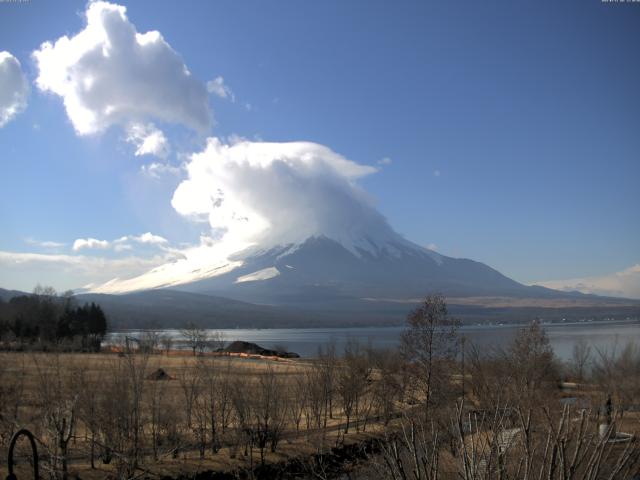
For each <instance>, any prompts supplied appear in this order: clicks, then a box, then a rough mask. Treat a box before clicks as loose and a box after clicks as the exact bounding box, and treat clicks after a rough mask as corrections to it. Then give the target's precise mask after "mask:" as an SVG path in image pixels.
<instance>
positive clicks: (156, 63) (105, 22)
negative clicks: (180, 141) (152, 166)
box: [33, 2, 211, 154]
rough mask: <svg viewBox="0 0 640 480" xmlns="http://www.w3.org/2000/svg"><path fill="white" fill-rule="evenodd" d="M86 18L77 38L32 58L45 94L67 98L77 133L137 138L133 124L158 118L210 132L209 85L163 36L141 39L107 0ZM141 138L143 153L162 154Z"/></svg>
mask: <svg viewBox="0 0 640 480" xmlns="http://www.w3.org/2000/svg"><path fill="white" fill-rule="evenodd" d="M86 19H87V25H86V27H85V28H84V30H82V31H80V32H79V33H78V34H76V35H74V36H72V37H68V36H63V37H61V38H59V39H58V40H56V41H55V42H54V43H52V42H45V43H43V44H42V45H41V47H40V49H39V50H37V51H35V52H34V53H33V56H34V58H35V61H36V63H37V66H38V77H37V80H36V83H37V86H38V88H39V89H41V90H42V91H48V92H53V93H55V94H57V95H60V96H61V97H62V98H63V100H64V105H65V108H66V111H67V114H68V116H69V119H70V120H71V122H72V123H73V126H74V128H75V130H76V132H77V133H78V134H80V135H86V134H92V133H98V132H101V131H103V130H105V129H107V128H108V127H110V126H111V125H122V126H123V127H125V128H129V132H128V134H129V136H132V134H131V127H130V125H132V124H134V125H147V124H148V121H149V120H152V119H154V120H159V121H164V122H169V123H177V124H183V125H186V126H188V127H190V128H192V129H195V130H197V131H200V132H204V131H206V130H207V129H208V128H209V126H210V125H211V113H210V110H209V104H208V94H207V90H206V88H205V86H204V84H203V83H202V82H200V81H198V80H196V79H195V78H194V77H193V75H192V74H191V73H190V72H189V70H188V69H187V67H186V65H185V64H184V62H183V61H182V59H181V58H180V56H179V55H178V54H177V53H176V52H175V51H174V50H173V49H172V48H171V46H170V45H169V44H168V43H167V42H166V41H165V40H164V38H163V37H162V35H161V34H160V33H159V32H157V31H150V32H147V33H138V32H137V31H136V28H135V26H134V25H133V24H132V23H131V22H130V21H129V19H128V18H127V15H126V8H125V7H123V6H120V5H115V4H111V3H107V2H92V3H89V5H88V7H87V10H86ZM138 133H141V135H136V134H135V132H134V134H133V140H132V141H134V143H135V144H136V146H137V147H138V152H139V153H140V154H142V153H156V149H155V148H153V147H154V146H156V145H157V142H155V143H154V142H153V141H151V142H150V143H146V144H145V142H144V139H146V138H148V135H146V136H145V135H142V134H143V133H144V132H138ZM138 137H142V139H143V140H142V142H141V141H140V138H138ZM136 138H137V140H136ZM155 138H156V140H158V138H159V137H158V136H156V137H155Z"/></svg>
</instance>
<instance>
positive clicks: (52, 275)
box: [0, 251, 176, 291]
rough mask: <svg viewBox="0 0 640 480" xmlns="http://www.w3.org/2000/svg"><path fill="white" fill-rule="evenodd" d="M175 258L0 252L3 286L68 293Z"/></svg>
mask: <svg viewBox="0 0 640 480" xmlns="http://www.w3.org/2000/svg"><path fill="white" fill-rule="evenodd" d="M175 258H176V256H175V255H174V254H171V253H162V254H160V255H154V256H152V257H148V258H143V257H137V256H128V257H124V258H103V257H95V256H85V255H53V254H51V255H49V254H40V253H20V252H7V251H0V283H1V284H10V285H11V286H12V288H18V289H22V290H25V291H29V290H31V289H32V288H33V286H34V285H36V284H37V283H41V284H44V285H53V286H55V287H56V288H58V289H59V290H64V289H67V288H77V287H79V286H81V285H85V284H87V283H94V282H95V283H103V282H108V281H110V280H113V279H114V278H126V277H130V276H135V275H139V274H141V273H143V272H146V271H148V270H149V269H153V268H154V267H157V266H159V265H163V264H166V263H167V262H171V260H173V259H175Z"/></svg>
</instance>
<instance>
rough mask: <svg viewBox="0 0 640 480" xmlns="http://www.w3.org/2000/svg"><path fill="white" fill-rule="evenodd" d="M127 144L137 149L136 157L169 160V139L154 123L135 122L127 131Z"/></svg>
mask: <svg viewBox="0 0 640 480" xmlns="http://www.w3.org/2000/svg"><path fill="white" fill-rule="evenodd" d="M127 142H129V143H132V144H133V145H135V147H136V152H135V155H136V157H137V156H140V155H155V156H156V157H159V158H167V157H168V156H169V152H170V151H171V147H170V146H169V142H168V140H167V137H165V136H164V133H162V130H159V129H158V128H157V127H156V126H155V125H154V124H153V123H147V124H146V125H145V124H142V123H136V122H133V123H131V124H130V125H129V127H128V129H127Z"/></svg>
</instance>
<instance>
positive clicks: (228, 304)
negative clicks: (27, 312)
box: [0, 232, 640, 328]
mask: <svg viewBox="0 0 640 480" xmlns="http://www.w3.org/2000/svg"><path fill="white" fill-rule="evenodd" d="M229 262H230V263H229V264H227V265H222V266H221V267H222V268H203V269H202V270H201V271H202V272H203V274H202V275H200V274H199V271H198V272H196V276H195V279H194V275H193V272H191V275H190V276H189V281H185V282H181V279H180V278H179V277H171V276H170V275H169V274H170V273H171V272H172V266H171V265H169V266H167V267H166V268H167V270H166V272H165V271H163V267H159V269H155V270H154V271H153V272H150V274H149V275H155V276H152V277H151V280H152V283H151V285H152V286H153V287H154V288H146V289H142V288H139V289H138V288H136V285H138V284H140V285H145V286H147V285H149V281H150V278H149V276H145V275H143V276H141V277H140V278H139V279H132V280H127V281H126V282H118V281H112V282H109V283H108V284H106V285H104V286H103V287H100V288H97V289H96V290H97V292H87V293H81V294H78V295H77V297H78V300H80V301H95V302H97V303H99V304H100V305H101V306H102V307H103V309H104V310H105V311H106V312H107V314H108V316H109V318H110V321H111V324H112V326H113V327H114V328H164V327H180V326H182V325H183V324H184V323H185V322H187V321H192V322H195V323H197V324H200V325H202V326H208V327H212V328H216V327H220V328H223V327H224V328H233V327H245V328H247V327H312V326H352V325H373V324H376V325H380V324H384V325H390V324H400V323H401V322H403V321H404V318H405V317H406V315H407V313H408V312H409V311H410V310H411V309H412V308H413V307H414V306H415V305H416V304H417V303H419V301H420V299H421V298H423V297H424V296H425V295H427V294H429V293H442V294H444V295H445V296H446V297H447V299H448V303H449V307H450V311H451V313H452V314H453V315H455V316H457V317H459V318H461V319H462V320H463V321H468V322H505V323H506V322H513V321H518V322H522V321H529V320H532V319H535V318H542V319H544V320H551V321H554V320H561V319H566V320H579V319H584V318H626V317H639V316H640V301H636V300H626V299H619V298H605V297H597V296H594V295H584V294H581V293H578V292H569V293H567V292H560V291H556V290H552V289H548V288H544V287H539V286H526V285H522V284H520V283H518V282H516V281H514V280H512V279H510V278H508V277H506V276H504V275H502V274H501V273H500V272H498V271H496V270H494V269H493V268H491V267H489V266H487V265H485V264H482V263H479V262H475V261H473V260H467V259H456V258H451V257H447V256H444V255H440V254H438V253H436V252H434V251H431V250H428V249H425V248H422V247H420V246H418V245H415V244H413V243H411V242H409V241H407V240H405V239H403V238H402V237H400V236H399V235H397V234H395V233H393V232H392V234H390V235H389V234H388V235H386V236H384V237H383V238H380V237H378V238H359V239H358V240H357V241H355V242H354V241H347V242H345V241H344V239H336V238H329V237H327V236H323V235H320V236H314V237H310V238H308V239H306V240H305V241H303V242H301V243H289V244H285V245H275V246H271V247H269V248H262V249H260V248H255V247H254V248H251V249H249V250H244V251H242V252H239V253H237V254H235V255H234V256H233V257H230V258H229ZM230 265H231V266H230ZM156 278H158V279H160V280H159V283H158V284H157V285H154V284H153V281H155V279H156ZM138 282H139V283H138ZM107 292H109V293H107ZM15 294H16V292H10V291H6V290H0V298H4V299H6V298H9V297H11V296H12V295H15Z"/></svg>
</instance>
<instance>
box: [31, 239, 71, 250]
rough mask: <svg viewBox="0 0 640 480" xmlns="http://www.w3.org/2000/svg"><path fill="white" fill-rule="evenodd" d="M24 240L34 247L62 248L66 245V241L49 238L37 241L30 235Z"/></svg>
mask: <svg viewBox="0 0 640 480" xmlns="http://www.w3.org/2000/svg"><path fill="white" fill-rule="evenodd" d="M25 242H26V243H27V244H29V245H34V246H36V247H42V248H62V247H64V246H65V245H66V243H62V242H53V241H51V240H45V241H39V240H36V239H35V238H31V237H29V238H26V239H25Z"/></svg>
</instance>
